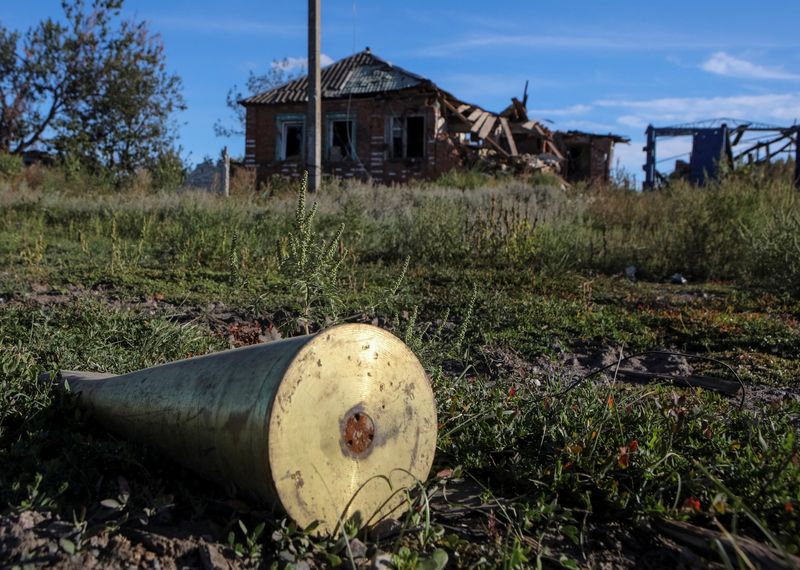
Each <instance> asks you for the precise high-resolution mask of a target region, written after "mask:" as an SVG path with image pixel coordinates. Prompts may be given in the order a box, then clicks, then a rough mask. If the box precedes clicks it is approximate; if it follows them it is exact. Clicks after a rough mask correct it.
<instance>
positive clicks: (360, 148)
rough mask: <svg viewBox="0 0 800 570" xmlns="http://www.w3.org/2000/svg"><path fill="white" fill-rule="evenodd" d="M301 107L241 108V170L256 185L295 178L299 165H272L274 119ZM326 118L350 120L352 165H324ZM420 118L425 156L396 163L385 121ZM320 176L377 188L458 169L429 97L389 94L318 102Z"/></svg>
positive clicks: (295, 161) (275, 161)
mask: <svg viewBox="0 0 800 570" xmlns="http://www.w3.org/2000/svg"><path fill="white" fill-rule="evenodd" d="M305 110H306V106H305V104H304V103H287V104H281V105H258V106H250V107H248V108H247V115H246V116H247V119H246V133H245V164H246V165H247V166H250V167H253V168H257V169H258V170H257V180H258V184H259V185H260V184H261V182H264V181H266V180H269V178H270V177H271V176H272V175H274V174H280V175H283V176H289V177H297V178H299V177H301V176H302V173H303V171H304V170H305V161H304V160H303V159H293V160H278V159H277V156H278V154H277V151H278V149H277V144H278V120H277V118H278V116H279V115H281V114H298V115H302V114H304V113H305ZM329 113H340V114H348V115H349V116H351V117H353V118H354V119H355V145H356V155H357V158H356V159H355V160H352V159H345V160H339V161H328V160H326V158H327V139H328V133H327V120H326V115H327V114H329ZM407 115H412V116H413V115H416V116H420V115H421V116H424V117H425V156H424V157H423V158H414V159H396V158H391V157H390V155H389V144H388V138H387V121H388V117H391V116H399V117H402V116H407ZM322 125H323V171H324V172H325V173H326V174H333V175H336V176H339V177H342V178H357V179H360V180H369V179H371V180H373V181H375V182H377V183H382V184H392V183H402V182H407V181H409V180H414V179H434V178H437V177H438V176H440V175H441V174H442V173H443V172H446V171H448V170H450V169H451V168H454V167H455V166H457V165H458V164H459V155H458V153H457V151H456V148H455V146H454V145H453V143H452V142H451V140H450V138H449V136H448V134H447V131H446V126H445V123H444V119H443V118H442V116H441V113H440V111H439V109H438V107H437V105H436V103H435V100H434V99H433V98H432V97H431V96H426V95H422V94H418V93H417V94H413V93H412V94H395V95H393V96H390V95H386V96H381V97H370V98H356V97H354V98H352V99H351V100H349V101H348V100H347V99H342V100H325V101H323V102H322Z"/></svg>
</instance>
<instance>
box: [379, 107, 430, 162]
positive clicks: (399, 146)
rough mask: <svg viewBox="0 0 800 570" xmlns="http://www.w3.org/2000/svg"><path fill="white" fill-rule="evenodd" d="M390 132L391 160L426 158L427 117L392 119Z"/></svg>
mask: <svg viewBox="0 0 800 570" xmlns="http://www.w3.org/2000/svg"><path fill="white" fill-rule="evenodd" d="M388 130H389V133H388V134H389V156H390V157H391V158H423V157H424V156H425V117H421V116H411V117H392V118H391V119H390V121H389V129H388Z"/></svg>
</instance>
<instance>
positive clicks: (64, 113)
mask: <svg viewBox="0 0 800 570" xmlns="http://www.w3.org/2000/svg"><path fill="white" fill-rule="evenodd" d="M122 1H123V0H93V1H92V3H91V7H90V8H89V9H87V8H86V5H85V3H84V0H63V1H62V7H63V9H64V15H65V18H64V20H65V23H63V24H62V23H59V22H54V21H53V20H51V19H47V20H44V21H42V22H40V23H39V24H38V25H37V26H35V27H33V28H31V29H29V30H28V31H27V32H26V33H25V34H24V35H20V34H19V33H18V32H10V31H8V30H6V29H5V28H3V27H2V26H0V152H11V153H15V154H19V153H22V152H24V151H25V150H26V149H29V148H31V147H33V146H40V147H45V148H48V149H51V150H56V151H58V152H59V153H61V154H62V156H65V157H68V158H69V159H71V160H74V161H77V162H79V163H80V165H81V167H83V168H87V169H89V170H90V171H99V170H102V169H110V170H111V171H112V172H114V173H115V174H122V175H124V174H129V173H132V172H133V171H135V170H136V169H137V168H140V167H143V166H149V165H151V164H152V163H153V161H156V160H158V157H159V156H160V155H162V154H163V153H165V152H169V151H171V150H172V148H173V144H174V139H175V132H176V125H175V123H174V122H173V121H172V114H173V113H174V112H175V111H177V110H181V109H184V108H185V104H184V100H183V97H182V95H181V81H180V79H179V78H178V77H177V76H176V75H174V74H171V73H169V72H168V71H167V69H166V63H165V59H166V57H165V53H164V48H163V44H162V43H161V41H160V38H159V37H158V36H157V35H155V34H152V33H151V32H150V31H149V29H148V28H147V25H146V24H145V23H144V22H135V21H129V20H122V19H121V17H120V10H121V7H122Z"/></svg>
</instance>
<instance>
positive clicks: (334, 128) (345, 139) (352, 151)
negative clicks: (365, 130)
mask: <svg viewBox="0 0 800 570" xmlns="http://www.w3.org/2000/svg"><path fill="white" fill-rule="evenodd" d="M355 126H356V125H355V121H354V120H353V119H352V118H348V117H347V116H335V115H334V116H331V117H329V118H328V160H330V161H332V162H337V161H341V160H353V159H355V158H356V140H355V136H356V129H355Z"/></svg>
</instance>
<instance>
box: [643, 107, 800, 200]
mask: <svg viewBox="0 0 800 570" xmlns="http://www.w3.org/2000/svg"><path fill="white" fill-rule="evenodd" d="M748 134H749V135H752V136H749V137H748V138H745V137H746V136H748ZM686 136H690V137H692V150H691V152H690V153H687V154H688V155H689V163H688V176H689V179H690V180H691V181H692V182H694V183H695V184H698V185H703V184H705V182H706V181H707V180H708V179H714V178H716V176H717V174H718V172H719V166H720V163H727V164H728V165H729V166H730V167H735V166H736V165H737V164H741V163H743V162H745V161H746V162H747V163H748V164H759V163H766V162H769V161H770V160H772V159H773V158H774V157H776V156H778V155H781V154H787V155H789V156H791V155H792V154H793V155H794V163H795V175H794V181H795V186H796V187H797V188H798V189H800V125H798V124H794V125H792V126H790V127H780V126H776V125H767V124H764V123H754V122H747V121H739V120H736V119H712V120H709V121H700V122H696V123H687V124H682V125H674V126H671V127H654V126H653V125H649V126H648V127H647V144H646V146H645V147H644V149H643V150H644V151H645V153H646V162H645V164H644V166H643V167H642V168H643V169H644V172H645V181H644V188H645V189H646V190H655V189H656V188H657V187H658V186H659V185H661V184H663V183H665V182H666V180H667V179H666V177H665V176H664V175H663V174H662V173H661V172H659V171H658V168H657V165H658V163H660V162H665V161H668V160H673V159H676V158H680V157H681V156H684V155H680V156H674V157H669V158H666V159H661V160H656V146H657V141H658V139H659V138H665V137H686ZM792 147H794V148H792Z"/></svg>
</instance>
